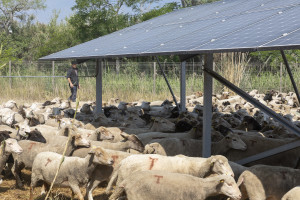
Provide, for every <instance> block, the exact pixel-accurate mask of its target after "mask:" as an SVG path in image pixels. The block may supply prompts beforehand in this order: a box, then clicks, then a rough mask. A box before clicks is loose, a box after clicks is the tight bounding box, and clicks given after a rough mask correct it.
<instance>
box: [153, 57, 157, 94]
mask: <svg viewBox="0 0 300 200" xmlns="http://www.w3.org/2000/svg"><path fill="white" fill-rule="evenodd" d="M155 94H156V62H153V95H155Z"/></svg>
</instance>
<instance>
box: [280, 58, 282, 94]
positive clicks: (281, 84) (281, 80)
mask: <svg viewBox="0 0 300 200" xmlns="http://www.w3.org/2000/svg"><path fill="white" fill-rule="evenodd" d="M279 92H280V93H281V92H282V63H280V87H279Z"/></svg>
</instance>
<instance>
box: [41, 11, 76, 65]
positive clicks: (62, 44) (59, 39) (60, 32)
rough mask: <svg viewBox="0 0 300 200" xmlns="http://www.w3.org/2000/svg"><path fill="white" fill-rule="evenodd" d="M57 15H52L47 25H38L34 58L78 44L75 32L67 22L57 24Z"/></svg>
mask: <svg viewBox="0 0 300 200" xmlns="http://www.w3.org/2000/svg"><path fill="white" fill-rule="evenodd" d="M57 19H58V14H57V13H54V16H53V17H52V19H51V21H50V23H49V24H47V25H44V24H38V25H37V26H38V29H39V32H37V41H36V42H37V43H38V44H37V48H36V55H35V58H36V59H37V58H40V57H43V56H46V55H49V54H51V53H54V52H57V51H60V50H63V49H66V48H69V47H71V46H74V45H76V44H79V40H78V39H77V38H76V30H75V29H74V28H73V27H72V26H71V25H70V23H68V22H65V23H63V22H61V23H58V22H57Z"/></svg>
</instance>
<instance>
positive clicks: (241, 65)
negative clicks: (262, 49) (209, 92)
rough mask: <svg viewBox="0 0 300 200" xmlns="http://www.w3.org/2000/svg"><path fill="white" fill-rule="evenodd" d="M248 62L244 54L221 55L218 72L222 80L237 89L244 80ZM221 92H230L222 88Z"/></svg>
mask: <svg viewBox="0 0 300 200" xmlns="http://www.w3.org/2000/svg"><path fill="white" fill-rule="evenodd" d="M249 61H250V59H247V56H246V54H245V53H240V52H238V53H222V54H220V66H219V70H218V71H219V73H220V74H222V75H223V77H224V78H226V79H227V80H228V81H230V82H231V83H233V84H234V85H236V86H238V87H239V86H240V84H241V82H242V80H243V79H244V78H245V74H246V73H245V70H246V68H247V65H248V63H249ZM223 91H226V92H229V91H230V90H229V88H227V87H225V86H223Z"/></svg>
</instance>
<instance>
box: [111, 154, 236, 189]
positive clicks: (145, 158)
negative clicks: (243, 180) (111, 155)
mask: <svg viewBox="0 0 300 200" xmlns="http://www.w3.org/2000/svg"><path fill="white" fill-rule="evenodd" d="M144 170H160V171H166V172H173V173H182V174H190V175H193V176H197V177H205V176H208V175H210V174H227V175H229V176H234V174H233V171H232V169H231V167H230V165H229V164H228V160H227V158H225V157H224V156H220V155H217V156H211V157H209V158H190V157H186V156H175V157H172V156H162V155H157V154H152V155H149V154H147V155H132V156H129V157H127V158H125V159H124V160H122V161H121V163H120V165H119V166H118V167H117V168H116V169H115V171H114V173H113V175H112V178H111V180H110V181H109V183H108V186H107V190H106V191H107V192H109V191H110V190H111V188H112V185H113V184H114V183H115V182H116V181H117V183H116V185H119V183H121V182H122V181H123V180H124V179H126V178H127V177H128V176H131V174H132V173H133V172H135V171H144Z"/></svg>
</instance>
